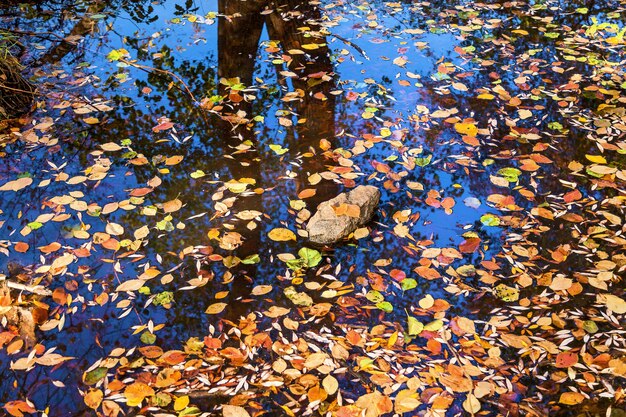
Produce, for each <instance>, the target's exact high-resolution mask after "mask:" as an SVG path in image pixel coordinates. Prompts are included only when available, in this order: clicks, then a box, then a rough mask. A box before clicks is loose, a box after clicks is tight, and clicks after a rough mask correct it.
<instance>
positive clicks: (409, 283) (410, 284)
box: [400, 278, 417, 291]
mask: <svg viewBox="0 0 626 417" xmlns="http://www.w3.org/2000/svg"><path fill="white" fill-rule="evenodd" d="M400 286H401V287H402V291H408V290H412V289H413V288H415V287H417V281H415V280H414V279H413V278H405V279H403V280H402V282H400Z"/></svg>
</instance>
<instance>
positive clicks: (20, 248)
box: [13, 242, 30, 253]
mask: <svg viewBox="0 0 626 417" xmlns="http://www.w3.org/2000/svg"><path fill="white" fill-rule="evenodd" d="M29 247H30V246H29V245H28V243H26V242H17V243H16V244H15V246H13V249H15V250H16V251H17V252H19V253H25V252H27V251H28V248H29Z"/></svg>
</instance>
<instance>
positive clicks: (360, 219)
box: [306, 185, 380, 245]
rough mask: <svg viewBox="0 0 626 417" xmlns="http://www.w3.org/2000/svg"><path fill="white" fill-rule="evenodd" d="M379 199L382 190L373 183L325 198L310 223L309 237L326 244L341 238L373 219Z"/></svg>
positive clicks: (313, 240)
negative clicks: (328, 198) (326, 199)
mask: <svg viewBox="0 0 626 417" xmlns="http://www.w3.org/2000/svg"><path fill="white" fill-rule="evenodd" d="M379 201H380V190H379V189H378V188H376V187H374V186H371V185H359V186H358V187H356V188H355V189H354V190H352V191H350V192H348V193H341V194H339V195H338V196H337V197H335V198H332V199H330V200H328V201H324V202H323V203H321V204H320V205H319V206H318V208H317V211H316V212H315V214H314V215H313V217H311V220H309V223H308V224H307V226H306V231H307V232H308V233H309V240H310V241H311V242H313V243H318V244H322V245H327V244H330V243H335V242H338V241H340V240H341V239H343V238H344V237H346V236H348V235H349V234H350V233H352V232H354V231H355V230H356V229H357V228H358V227H360V226H363V225H364V224H365V223H367V222H368V221H370V219H371V218H372V216H373V215H374V210H375V209H376V206H378V202H379Z"/></svg>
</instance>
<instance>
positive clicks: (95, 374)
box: [83, 366, 109, 385]
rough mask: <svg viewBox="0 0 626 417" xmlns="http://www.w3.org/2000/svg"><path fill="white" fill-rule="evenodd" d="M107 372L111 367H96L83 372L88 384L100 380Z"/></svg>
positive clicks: (84, 379)
mask: <svg viewBox="0 0 626 417" xmlns="http://www.w3.org/2000/svg"><path fill="white" fill-rule="evenodd" d="M107 372H109V369H108V368H104V367H102V366H101V367H99V368H96V369H94V370H93V371H89V372H85V373H84V374H83V381H84V382H85V384H87V385H93V384H95V383H96V382H98V381H100V380H101V379H102V378H104V377H106V376H107Z"/></svg>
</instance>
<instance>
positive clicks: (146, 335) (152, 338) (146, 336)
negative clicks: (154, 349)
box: [139, 332, 157, 345]
mask: <svg viewBox="0 0 626 417" xmlns="http://www.w3.org/2000/svg"><path fill="white" fill-rule="evenodd" d="M139 339H140V340H141V341H142V342H143V343H145V344H146V345H152V344H154V342H156V339H157V337H156V335H154V334H152V333H150V332H143V333H142V334H141V337H139Z"/></svg>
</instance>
